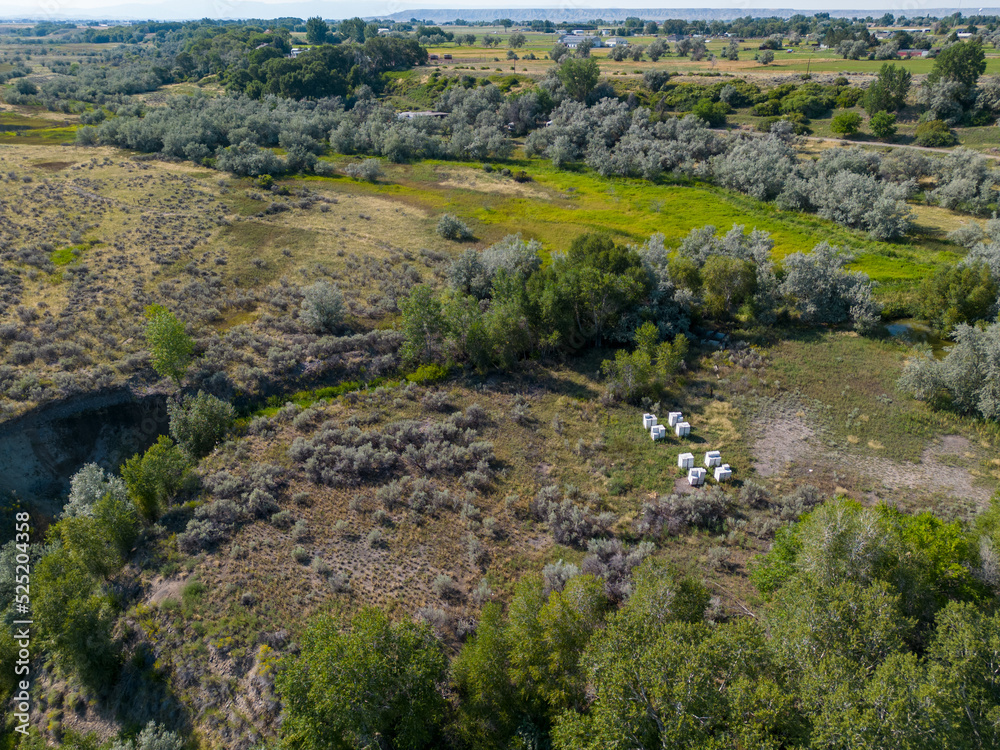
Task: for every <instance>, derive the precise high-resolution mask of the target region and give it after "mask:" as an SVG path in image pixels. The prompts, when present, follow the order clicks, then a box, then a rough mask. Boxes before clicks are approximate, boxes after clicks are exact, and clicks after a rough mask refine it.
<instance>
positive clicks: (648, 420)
mask: <svg viewBox="0 0 1000 750" xmlns="http://www.w3.org/2000/svg"><path fill="white" fill-rule="evenodd" d="M655 424H656V416H655V415H653V414H643V415H642V429H644V430H649V429H652V427H653V425H655Z"/></svg>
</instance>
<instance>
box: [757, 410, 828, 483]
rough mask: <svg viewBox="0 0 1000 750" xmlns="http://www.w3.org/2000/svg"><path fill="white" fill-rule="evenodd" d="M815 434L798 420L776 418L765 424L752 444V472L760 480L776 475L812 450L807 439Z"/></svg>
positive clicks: (784, 417)
mask: <svg viewBox="0 0 1000 750" xmlns="http://www.w3.org/2000/svg"><path fill="white" fill-rule="evenodd" d="M815 434H816V433H815V431H814V430H813V428H812V427H810V426H809V424H808V423H807V422H806V421H805V419H803V418H802V417H797V416H796V417H788V416H782V417H777V418H775V419H773V420H771V421H770V422H767V423H765V425H764V427H763V429H762V430H761V433H760V435H758V437H757V440H756V442H755V444H754V450H753V452H754V455H755V456H756V457H757V460H756V461H754V465H753V466H754V469H755V470H756V471H757V473H758V474H759V475H760V476H762V477H769V476H772V475H774V474H778V473H780V472H781V471H783V470H784V469H785V467H786V466H787V465H788V464H790V463H794V462H795V461H797V460H799V459H802V458H805V457H806V456H809V455H811V454H812V453H814V452H815V451H816V448H815V446H813V445H812V444H811V443H810V442H809V440H810V439H811V438H812V437H813V436H814V435H815Z"/></svg>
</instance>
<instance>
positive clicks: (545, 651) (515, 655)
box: [510, 575, 608, 711]
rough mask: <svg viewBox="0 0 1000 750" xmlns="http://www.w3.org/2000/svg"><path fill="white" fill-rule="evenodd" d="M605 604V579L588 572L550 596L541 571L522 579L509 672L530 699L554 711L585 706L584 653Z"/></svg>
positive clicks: (512, 614)
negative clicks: (546, 593)
mask: <svg viewBox="0 0 1000 750" xmlns="http://www.w3.org/2000/svg"><path fill="white" fill-rule="evenodd" d="M607 606H608V600H607V597H606V596H605V594H604V584H603V582H602V581H600V580H598V579H597V578H595V577H593V576H590V575H581V576H577V577H575V578H573V579H571V580H570V581H569V583H567V584H566V588H564V589H563V590H562V591H553V592H552V593H551V594H549V596H548V597H547V598H546V597H545V596H544V594H543V592H542V582H541V580H540V578H538V577H537V576H528V577H525V578H522V579H521V580H520V581H519V582H518V585H517V587H516V589H515V593H514V599H513V601H512V602H511V605H510V638H511V644H512V650H511V657H510V660H511V669H510V674H511V677H512V678H513V681H514V684H515V685H517V686H518V688H519V689H520V690H521V693H522V695H523V696H524V698H525V699H526V700H527V701H528V702H529V703H533V704H535V705H538V703H539V702H541V703H542V704H543V705H546V706H548V707H549V709H550V710H553V711H558V710H561V709H564V708H570V707H574V706H581V705H583V702H584V689H585V688H586V683H587V680H586V674H585V671H584V668H583V664H582V662H581V657H582V655H583V651H584V649H585V648H586V646H587V643H588V642H589V641H590V638H591V636H593V634H594V632H595V631H596V630H597V629H598V627H600V625H601V624H602V623H603V621H604V611H605V609H606V608H607Z"/></svg>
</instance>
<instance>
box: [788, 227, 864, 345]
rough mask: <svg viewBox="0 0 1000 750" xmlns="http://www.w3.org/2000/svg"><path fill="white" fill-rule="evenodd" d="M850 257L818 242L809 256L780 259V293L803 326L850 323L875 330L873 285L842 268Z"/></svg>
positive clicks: (860, 273)
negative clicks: (783, 269)
mask: <svg viewBox="0 0 1000 750" xmlns="http://www.w3.org/2000/svg"><path fill="white" fill-rule="evenodd" d="M850 260H851V256H850V255H848V254H846V253H844V252H842V251H841V249H840V248H837V247H833V246H831V245H830V244H829V243H827V242H821V243H820V244H819V245H817V246H816V247H814V248H813V250H812V252H811V253H808V254H806V253H792V254H791V255H789V256H787V257H786V258H785V260H784V266H785V270H786V276H785V280H784V281H783V282H782V284H781V287H780V291H781V294H782V295H783V296H785V297H788V298H789V299H790V300H791V301H792V303H793V304H794V305H795V307H796V309H797V310H798V312H799V315H800V316H801V317H802V320H803V321H805V322H807V323H844V322H846V321H848V320H849V321H851V323H853V325H854V327H855V328H856V329H858V330H860V331H868V330H871V329H872V328H874V327H875V325H876V324H877V322H878V319H879V312H880V310H879V306H878V303H876V302H875V300H874V299H873V297H872V290H873V287H874V282H872V280H871V279H869V278H868V275H867V274H865V273H862V272H861V271H848V270H847V269H846V268H845V267H844V266H846V265H847V263H849V262H850Z"/></svg>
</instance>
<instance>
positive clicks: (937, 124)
mask: <svg viewBox="0 0 1000 750" xmlns="http://www.w3.org/2000/svg"><path fill="white" fill-rule="evenodd" d="M913 136H914V140H916V142H917V144H918V145H920V146H930V147H932V148H940V147H942V146H954V145H955V144H956V143H958V138H957V137H956V136H955V134H954V133H953V132H951V128H949V127H948V123H946V122H944V121H943V120H928V121H927V122H922V123H920V124H919V125H917V127H916V128H915V129H914V131H913Z"/></svg>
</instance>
